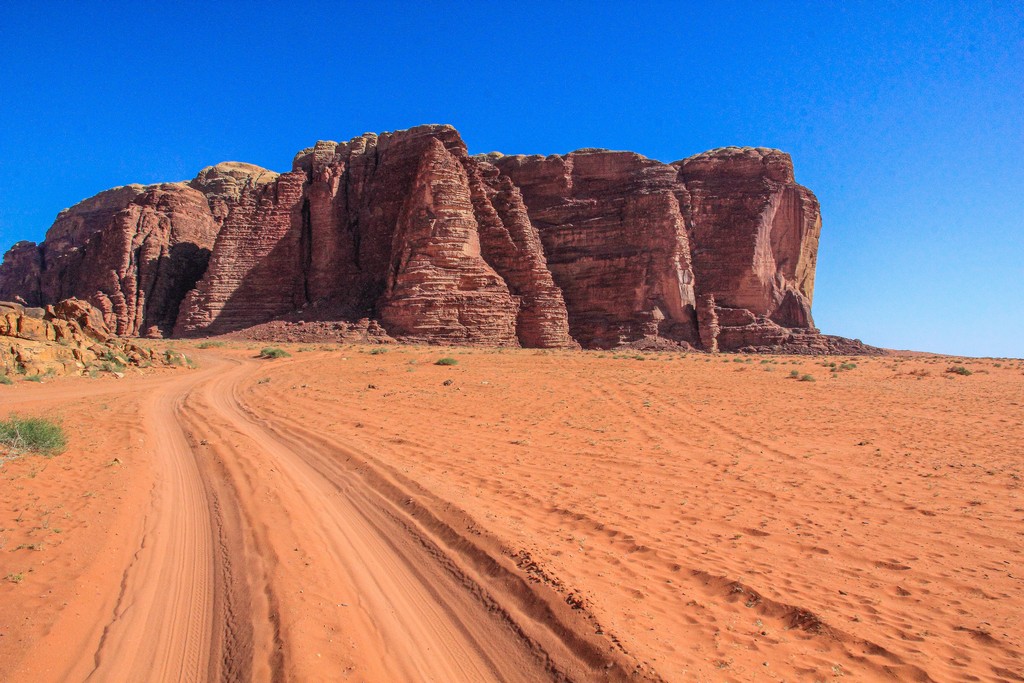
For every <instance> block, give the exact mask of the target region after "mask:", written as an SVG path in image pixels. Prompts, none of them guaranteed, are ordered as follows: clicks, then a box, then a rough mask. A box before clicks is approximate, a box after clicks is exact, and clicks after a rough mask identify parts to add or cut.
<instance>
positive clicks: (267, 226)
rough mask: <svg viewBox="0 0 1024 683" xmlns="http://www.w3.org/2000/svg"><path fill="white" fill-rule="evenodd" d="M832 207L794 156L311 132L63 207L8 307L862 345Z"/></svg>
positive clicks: (484, 337)
mask: <svg viewBox="0 0 1024 683" xmlns="http://www.w3.org/2000/svg"><path fill="white" fill-rule="evenodd" d="M820 231H821V217H820V211H819V206H818V201H817V199H816V198H815V196H814V194H813V193H812V192H811V191H810V190H809V189H807V188H805V187H803V186H801V185H799V184H797V183H796V182H795V180H794V174H793V166H792V161H791V159H790V157H789V155H788V154H785V153H783V152H780V151H778V150H774V149H765V148H749V147H744V148H739V147H726V148H722V149H716V150H712V151H709V152H704V153H702V154H698V155H696V156H693V157H690V158H687V159H683V160H681V161H676V162H672V163H668V164H666V163H662V162H659V161H655V160H652V159H648V158H646V157H643V156H641V155H639V154H635V153H632V152H613V151H608V150H602V149H581V150H577V151H575V152H572V153H569V154H566V155H550V156H540V155H534V156H523V155H516V156H505V155H501V154H498V153H491V154H484V155H476V156H472V155H470V154H469V153H468V151H467V149H466V146H465V144H464V143H463V141H462V139H461V138H460V136H459V134H458V132H457V131H456V130H455V129H454V128H453V127H451V126H447V125H427V126H419V127H416V128H412V129H409V130H404V131H397V132H393V133H383V134H380V135H376V134H372V133H367V134H364V135H361V136H358V137H355V138H353V139H351V140H350V141H348V142H342V143H336V142H326V141H320V142H317V143H316V145H314V146H313V147H310V148H307V149H304V150H302V151H300V152H299V153H298V154H297V155H296V157H295V159H294V162H293V164H292V170H291V171H289V172H287V173H281V174H277V173H274V172H271V171H268V170H266V169H263V168H260V167H257V166H253V165H250V164H242V163H236V162H226V163H221V164H218V165H216V166H211V167H208V168H206V169H203V171H201V172H200V173H199V175H198V176H196V178H195V179H193V180H191V181H189V182H178V183H163V184H157V185H149V186H141V185H128V186H125V187H119V188H114V189H111V190H107V191H105V192H101V193H100V194H98V195H96V196H95V197H92V198H90V199H86V200H84V201H82V202H79V203H78V204H76V205H75V206H73V207H71V208H69V209H65V210H64V211H62V212H61V213H60V214H59V215H58V216H57V219H56V221H55V222H54V224H53V226H52V227H51V228H50V230H49V232H48V233H47V236H46V239H45V240H44V241H43V242H42V243H41V244H39V245H37V244H35V243H32V242H19V243H17V244H15V245H14V246H13V247H12V248H11V249H10V250H9V251H8V252H7V254H6V255H5V256H4V260H3V264H2V265H0V300H14V301H19V302H21V303H23V304H25V305H27V306H35V307H40V306H46V305H53V304H56V303H58V302H60V301H62V300H64V299H67V298H69V297H77V298H79V299H82V300H84V301H87V302H88V303H90V304H92V305H93V306H95V307H96V308H97V309H99V311H100V312H101V314H102V317H103V320H104V322H105V324H106V325H107V326H108V327H109V328H110V330H111V331H112V332H113V333H115V334H117V335H122V336H143V337H169V336H175V337H199V336H208V335H216V334H223V333H228V332H235V331H239V330H244V329H247V328H251V327H253V326H258V325H263V324H265V323H270V322H271V321H282V320H292V321H298V320H302V321H303V323H305V321H310V324H315V323H316V322H319V323H321V324H323V323H324V322H325V321H326V322H332V323H335V324H336V326H337V327H338V329H346V330H347V329H350V328H356V329H359V330H360V331H361V333H362V334H364V335H366V336H368V337H370V338H372V337H375V336H376V337H378V338H388V337H390V338H393V339H397V340H399V341H409V342H426V343H445V344H480V345H494V346H524V347H539V348H577V347H580V346H582V347H583V348H613V347H617V346H622V345H637V346H643V345H654V346H658V347H661V348H664V347H666V346H667V347H678V348H690V347H694V348H699V349H704V350H708V351H714V350H723V351H732V350H740V349H743V350H759V351H786V352H796V353H826V352H829V351H841V352H844V353H850V352H856V351H857V350H859V349H863V348H866V347H863V346H862V345H860V344H859V342H853V341H850V340H843V339H841V338H837V337H830V336H826V335H821V334H820V333H819V332H818V330H817V329H815V327H814V322H813V318H812V316H811V303H812V300H813V292H814V273H815V265H816V259H817V249H818V238H819V234H820Z"/></svg>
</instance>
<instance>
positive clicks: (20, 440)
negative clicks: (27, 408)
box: [0, 415, 68, 455]
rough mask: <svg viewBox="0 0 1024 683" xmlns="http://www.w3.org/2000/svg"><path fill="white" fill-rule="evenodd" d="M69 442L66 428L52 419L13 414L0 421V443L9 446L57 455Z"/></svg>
mask: <svg viewBox="0 0 1024 683" xmlns="http://www.w3.org/2000/svg"><path fill="white" fill-rule="evenodd" d="M67 443H68V437H67V434H65V433H64V428H63V427H61V426H60V425H59V424H57V423H56V422H53V421H52V420H47V419H45V418H42V417H24V418H23V417H17V416H15V415H12V416H11V417H9V418H7V419H6V420H4V421H2V422H0V444H3V445H4V446H7V447H8V448H13V449H15V450H28V451H35V452H37V453H42V454H44V455H56V454H57V453H60V452H61V451H63V450H64V447H65V446H67Z"/></svg>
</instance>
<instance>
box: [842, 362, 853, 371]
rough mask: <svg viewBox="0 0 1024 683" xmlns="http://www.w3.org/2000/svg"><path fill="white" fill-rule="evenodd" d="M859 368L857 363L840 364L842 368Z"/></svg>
mask: <svg viewBox="0 0 1024 683" xmlns="http://www.w3.org/2000/svg"><path fill="white" fill-rule="evenodd" d="M856 368H857V364H856V363H843V364H842V365H840V366H839V369H840V370H855V369H856Z"/></svg>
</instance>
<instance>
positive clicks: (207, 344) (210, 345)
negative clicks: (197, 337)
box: [196, 341, 224, 349]
mask: <svg viewBox="0 0 1024 683" xmlns="http://www.w3.org/2000/svg"><path fill="white" fill-rule="evenodd" d="M222 346H224V342H222V341H204V342H199V343H198V344H196V348H197V349H219V348H220V347H222Z"/></svg>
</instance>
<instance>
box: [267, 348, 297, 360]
mask: <svg viewBox="0 0 1024 683" xmlns="http://www.w3.org/2000/svg"><path fill="white" fill-rule="evenodd" d="M291 355H292V354H290V353H288V352H287V351H285V350H284V349H279V348H277V347H276V346H267V347H266V348H263V349H260V358H267V359H271V358H290V357H291Z"/></svg>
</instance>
